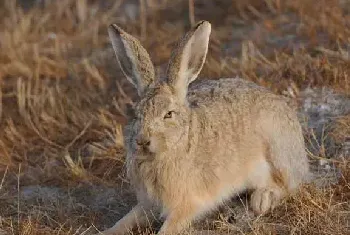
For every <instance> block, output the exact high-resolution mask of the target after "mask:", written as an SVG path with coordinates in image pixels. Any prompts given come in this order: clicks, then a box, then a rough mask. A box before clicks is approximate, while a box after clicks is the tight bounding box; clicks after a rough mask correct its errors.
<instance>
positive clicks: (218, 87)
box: [188, 78, 277, 106]
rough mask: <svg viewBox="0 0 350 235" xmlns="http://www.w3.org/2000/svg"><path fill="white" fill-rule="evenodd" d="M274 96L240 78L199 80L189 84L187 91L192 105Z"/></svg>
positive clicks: (233, 102) (234, 101)
mask: <svg viewBox="0 0 350 235" xmlns="http://www.w3.org/2000/svg"><path fill="white" fill-rule="evenodd" d="M264 97H265V98H268V97H270V98H272V97H273V98H276V97H277V96H276V95H274V94H273V93H271V92H270V91H269V90H268V89H266V88H264V87H262V86H258V85H257V84H255V83H253V82H250V81H247V80H244V79H241V78H221V79H218V80H199V81H198V82H195V83H193V84H191V86H190V87H189V91H188V100H189V103H190V104H191V105H193V106H196V105H199V106H210V105H211V104H213V105H219V104H236V103H237V102H239V103H241V102H244V103H246V105H249V103H250V102H252V103H256V102H254V101H257V100H260V99H261V98H264Z"/></svg>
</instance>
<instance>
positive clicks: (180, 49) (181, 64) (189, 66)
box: [167, 21, 211, 98]
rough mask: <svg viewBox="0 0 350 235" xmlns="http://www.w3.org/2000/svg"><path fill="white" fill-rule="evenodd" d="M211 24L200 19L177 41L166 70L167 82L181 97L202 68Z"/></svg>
mask: <svg viewBox="0 0 350 235" xmlns="http://www.w3.org/2000/svg"><path fill="white" fill-rule="evenodd" d="M210 32H211V25H210V23H209V22H208V21H201V22H199V23H198V24H197V25H196V26H195V27H193V28H192V30H190V31H189V32H188V33H187V34H186V35H185V36H184V37H183V38H182V39H181V40H180V42H179V45H178V46H177V48H176V49H175V51H174V52H173V54H172V56H171V59H170V62H169V66H168V70H167V83H168V84H169V85H170V87H172V88H173V89H174V91H175V92H176V94H177V95H178V96H179V97H181V98H186V94H187V87H188V85H189V84H190V83H191V82H192V81H193V80H195V79H196V78H197V76H198V74H199V73H200V71H201V70H202V67H203V64H204V62H205V58H206V55H207V52H208V43H209V36H210Z"/></svg>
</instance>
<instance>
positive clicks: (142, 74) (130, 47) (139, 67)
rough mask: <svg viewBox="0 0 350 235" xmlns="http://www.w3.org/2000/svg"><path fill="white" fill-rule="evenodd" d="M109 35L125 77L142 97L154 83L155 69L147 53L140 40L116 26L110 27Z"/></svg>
mask: <svg viewBox="0 0 350 235" xmlns="http://www.w3.org/2000/svg"><path fill="white" fill-rule="evenodd" d="M108 34H109V37H110V40H111V42H112V45H113V49H114V52H115V55H116V57H117V60H118V62H119V65H120V67H121V69H122V71H123V73H124V75H125V76H126V78H127V79H128V81H129V82H130V83H132V84H133V85H134V86H135V87H136V89H137V92H138V94H139V95H140V96H141V95H142V94H143V92H144V91H145V89H146V88H147V87H148V86H149V85H150V84H151V83H152V82H153V81H154V67H153V64H152V61H151V59H150V57H149V55H148V53H147V51H146V50H145V48H143V46H142V45H141V44H140V42H139V40H137V39H136V38H134V37H133V36H131V35H129V34H128V33H126V32H124V31H123V30H122V29H121V28H120V27H118V26H117V25H115V24H112V25H110V26H109V27H108Z"/></svg>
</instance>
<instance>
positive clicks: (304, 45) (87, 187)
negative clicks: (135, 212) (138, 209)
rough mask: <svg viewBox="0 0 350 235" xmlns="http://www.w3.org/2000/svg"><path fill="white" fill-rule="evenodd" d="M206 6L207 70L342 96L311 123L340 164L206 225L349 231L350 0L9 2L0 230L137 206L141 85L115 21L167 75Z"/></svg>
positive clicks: (2, 11) (2, 69)
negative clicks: (133, 153) (129, 157)
mask: <svg viewBox="0 0 350 235" xmlns="http://www.w3.org/2000/svg"><path fill="white" fill-rule="evenodd" d="M192 3H193V5H191V4H192ZM200 19H206V20H209V21H210V22H211V23H212V25H213V33H212V36H211V42H210V49H209V54H208V58H207V61H206V64H205V67H204V69H203V71H202V73H201V75H200V77H201V78H203V77H210V78H214V79H215V78H219V77H222V76H226V77H228V76H230V77H232V76H242V77H244V78H245V79H249V80H252V81H255V82H256V83H258V84H260V85H263V86H266V87H269V88H270V89H271V90H273V91H274V92H275V93H278V94H281V95H286V96H289V97H292V98H293V99H294V100H295V101H296V103H297V104H298V105H299V110H300V113H301V114H302V113H303V112H305V100H308V99H310V98H308V97H307V94H306V95H305V92H304V91H305V89H313V90H314V91H315V92H316V91H318V90H322V89H323V90H324V89H328V90H332V92H334V93H335V94H337V96H339V97H341V98H339V99H338V98H337V99H336V100H337V102H338V101H339V100H340V101H339V102H343V105H342V106H341V110H340V111H339V110H338V111H335V114H334V115H331V117H330V118H331V121H329V122H327V125H325V126H324V127H323V126H322V127H320V125H316V126H313V125H312V123H311V125H305V137H306V142H307V143H308V146H309V147H310V149H309V153H310V154H309V157H310V160H311V162H313V167H314V168H315V169H316V171H315V172H316V173H315V175H321V176H322V179H325V178H326V177H328V175H329V174H328V173H329V172H335V177H333V178H332V177H331V178H332V179H330V180H328V181H327V179H326V180H325V181H326V183H325V184H322V185H321V186H320V185H319V184H316V183H310V184H308V185H305V186H303V187H302V188H301V189H300V191H299V192H298V193H297V194H296V195H294V196H291V197H290V198H288V199H286V200H285V201H284V202H283V203H282V205H280V206H279V207H278V208H276V209H275V210H274V211H272V212H271V213H269V214H267V215H265V216H263V217H259V218H256V217H249V215H248V214H249V213H246V214H247V215H246V216H244V215H243V216H242V214H241V215H238V214H235V213H233V212H232V211H231V212H230V213H226V214H225V213H222V214H218V215H217V216H214V218H213V219H212V220H211V222H210V223H211V225H210V226H209V227H208V229H212V230H213V231H214V234H215V233H219V232H221V233H222V234H339V235H340V234H350V162H349V152H350V150H349V138H350V114H349V112H350V104H349V98H350V97H349V95H350V92H349V91H350V80H349V76H350V55H349V51H350V2H349V1H347V0H284V1H282V0H232V1H229V0H217V1H214V0H207V1H204V0H202V1H201V0H194V1H185V0H139V1H132V0H124V1H122V0H114V1H112V0H105V1H97V0H75V1H74V0H60V1H53V0H52V1H49V0H42V1H34V0H31V1H26V0H22V1H19V0H18V1H15V0H3V1H1V2H0V128H1V131H0V179H1V180H0V234H26V235H40V234H87V233H88V229H90V231H92V230H93V229H94V227H95V226H96V227H97V228H98V229H103V228H106V227H108V226H111V225H112V224H113V223H114V222H115V221H116V220H117V219H118V218H121V217H122V216H123V215H124V214H125V213H126V212H127V211H128V209H129V208H130V207H131V206H132V205H133V203H135V199H134V197H133V194H132V192H130V190H129V189H128V184H127V180H126V179H125V176H124V171H123V159H124V149H123V137H122V126H123V125H124V124H125V122H126V113H125V112H126V111H125V110H126V105H127V104H130V103H132V101H133V100H135V97H136V96H135V90H134V89H133V88H132V87H131V86H130V85H129V84H128V83H127V81H126V79H125V78H124V77H123V75H122V74H121V72H120V70H119V68H118V66H117V63H116V60H115V58H114V55H113V51H112V48H111V45H110V44H109V39H108V36H107V26H108V25H109V24H110V23H117V24H119V25H120V26H122V27H123V28H125V30H126V31H128V32H129V33H131V34H133V35H135V36H136V37H138V38H139V39H140V40H141V42H142V44H143V45H144V46H145V48H147V50H148V51H149V52H150V55H151V57H152V59H153V61H154V63H155V65H156V68H157V71H158V73H159V74H162V73H163V72H164V68H165V67H166V64H167V60H168V58H169V56H170V52H171V50H172V48H173V47H174V45H175V43H176V40H178V39H179V37H180V36H181V35H182V34H183V33H184V32H185V31H186V30H188V29H189V28H190V26H191V24H193V23H194V22H195V21H197V20H200ZM327 99H328V98H327ZM327 99H326V101H327ZM327 102H328V101H327ZM316 106H317V105H316ZM319 128H321V129H322V130H321V131H320V129H319ZM320 133H321V134H320ZM320 163H322V164H320ZM322 167H323V168H324V169H320V168H322ZM327 169H328V170H327ZM322 171H325V172H326V173H324V172H323V173H322ZM320 172H321V173H322V174H321V173H320ZM229 207H230V206H229ZM231 208H232V205H231ZM229 211H230V210H229ZM240 216H241V217H242V218H243V217H244V221H245V222H244V223H242V221H243V219H242V218H241V217H240ZM247 217H248V218H247ZM232 218H233V219H232ZM135 233H137V231H136V232H135Z"/></svg>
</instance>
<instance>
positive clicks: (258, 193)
mask: <svg viewBox="0 0 350 235" xmlns="http://www.w3.org/2000/svg"><path fill="white" fill-rule="evenodd" d="M284 195H285V193H284V190H283V189H281V188H278V187H270V188H269V187H266V188H258V189H256V190H255V191H254V192H253V193H252V195H251V199H250V205H251V207H252V209H253V211H254V213H255V214H257V215H260V214H264V213H265V212H267V211H268V210H270V209H273V208H274V207H275V206H276V205H277V204H278V202H279V201H280V200H281V199H282V198H283V197H284Z"/></svg>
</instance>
